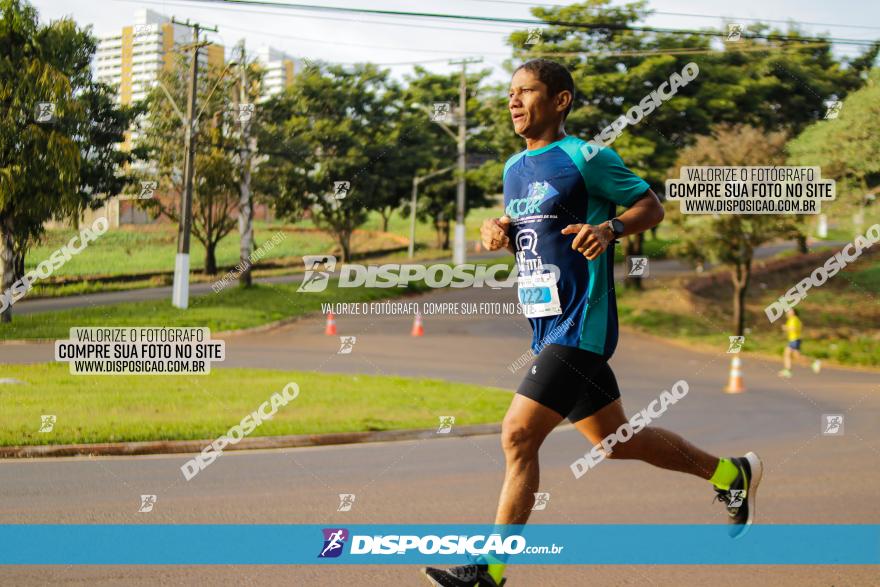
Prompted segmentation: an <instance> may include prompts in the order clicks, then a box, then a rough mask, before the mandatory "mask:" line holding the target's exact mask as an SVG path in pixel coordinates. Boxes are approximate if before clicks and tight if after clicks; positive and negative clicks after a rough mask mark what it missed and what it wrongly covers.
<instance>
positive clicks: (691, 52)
mask: <svg viewBox="0 0 880 587" xmlns="http://www.w3.org/2000/svg"><path fill="white" fill-rule="evenodd" d="M532 14H533V15H534V16H536V17H538V18H541V19H543V20H545V21H548V22H557V23H576V24H554V25H552V26H548V27H546V28H544V29H542V31H541V33H542V34H541V37H540V40H539V42H538V43H536V44H530V45H526V41H527V40H528V32H527V31H525V30H522V31H516V32H514V33H512V34H511V36H510V44H511V46H512V47H513V50H514V56H515V57H516V59H517V60H518V61H519V60H526V59H528V58H531V57H537V56H541V57H546V58H549V59H553V60H556V61H559V62H561V63H563V64H565V65H566V66H567V67H568V68H569V70H570V71H571V72H572V76H573V77H574V82H575V88H576V92H575V101H574V106H573V110H572V112H571V114H570V116H569V119H568V122H567V124H566V130H567V131H568V132H569V133H570V134H576V135H579V136H581V137H582V138H584V139H585V140H589V139H590V138H592V137H594V136H595V135H596V134H597V133H599V132H600V131H601V130H602V129H604V128H606V127H607V126H609V125H610V124H611V123H612V121H614V120H615V119H618V118H619V117H620V116H622V115H624V114H625V113H626V112H627V110H629V109H630V108H632V107H633V106H636V105H638V104H639V103H640V101H641V100H642V99H643V98H645V96H647V95H648V94H649V93H650V92H651V91H652V90H654V89H656V88H658V86H659V85H660V84H661V83H663V82H665V81H667V80H669V78H670V76H671V75H672V74H673V73H680V72H681V71H682V69H683V68H684V66H685V65H686V64H688V63H689V62H694V63H696V64H697V66H698V67H699V75H698V76H697V78H696V79H694V80H693V81H691V82H690V83H688V84H687V85H686V86H684V87H681V88H680V89H679V90H678V92H677V93H676V95H675V96H674V97H673V98H672V99H670V100H668V101H665V102H663V103H662V105H660V106H659V107H657V108H656V109H654V111H653V112H651V113H650V114H649V115H647V116H645V117H644V118H643V119H642V121H641V122H639V123H638V124H636V125H631V126H627V127H626V128H625V130H624V131H623V133H622V134H621V135H620V136H619V138H617V140H616V141H615V142H614V144H613V147H614V149H615V150H617V151H618V152H619V153H620V155H621V157H623V159H624V161H626V162H627V165H628V166H629V167H631V168H632V169H633V171H635V172H636V173H638V174H639V175H641V176H642V177H644V178H645V179H646V180H647V181H648V182H649V183H650V184H651V185H652V187H653V188H654V190H655V191H656V192H657V193H658V194H660V195H661V197H662V195H663V193H662V191H663V189H662V186H663V182H664V180H665V178H666V173H667V170H668V169H670V167H672V165H673V163H674V162H675V160H676V159H677V157H678V154H679V151H680V150H681V149H682V148H684V147H685V146H687V145H689V144H691V143H692V142H693V141H694V139H695V138H696V137H697V136H700V135H707V134H709V133H710V128H711V127H712V126H713V125H716V124H719V123H744V124H749V125H752V126H755V127H758V128H763V129H766V130H768V131H777V130H779V131H786V132H788V133H789V134H796V133H797V132H799V130H800V129H802V128H803V127H805V126H806V125H808V124H810V123H812V122H813V121H815V120H818V119H820V118H822V117H823V116H824V114H825V111H826V108H825V100H828V99H835V98H841V97H842V96H845V95H846V94H847V93H848V92H850V91H852V90H854V89H856V88H858V87H860V86H861V85H862V84H863V83H864V80H863V78H862V73H863V72H864V71H865V70H866V69H867V68H869V67H870V64H871V63H872V62H873V61H874V59H875V58H876V56H877V51H878V46H877V45H876V44H875V45H874V46H873V47H871V48H870V49H868V50H866V52H865V53H864V54H863V55H862V56H860V57H858V58H856V59H852V60H850V61H848V62H844V61H841V60H839V59H838V58H836V57H835V56H834V55H833V53H832V52H831V44H830V43H806V42H805V41H806V40H807V39H805V40H804V41H794V42H786V41H782V40H762V39H750V38H748V37H749V36H751V35H763V36H765V37H766V36H771V35H775V34H781V32H780V31H778V30H775V29H771V28H770V27H768V26H767V25H765V24H761V23H756V24H754V25H752V26H750V27H748V28H747V30H746V31H745V32H746V35H745V36H744V38H743V39H742V40H741V41H740V42H738V43H727V44H726V46H725V50H724V51H717V50H714V49H713V47H712V46H711V45H710V43H711V38H712V37H710V36H708V35H702V34H697V33H682V32H675V33H664V32H653V31H642V30H636V29H634V28H633V27H634V26H636V25H637V23H639V22H641V21H643V20H644V19H645V17H647V16H648V15H649V14H650V10H649V9H648V8H647V3H646V2H632V3H627V4H623V5H612V4H611V2H610V0H589V1H588V2H583V3H580V4H572V5H568V6H560V7H549V8H545V7H537V8H533V9H532ZM719 32H720V31H719ZM784 34H785V36H786V37H789V38H795V39H797V38H802V37H803V35H802V34H801V33H800V32H799V31H798V30H797V29H796V28H794V27H792V28H790V29H789V30H788V31H785V33H784ZM845 65H848V67H844V66H845ZM642 241H643V235H642V234H640V235H637V236H635V237H630V238H629V239H628V240H627V243H626V248H627V254H639V253H641V250H642ZM627 282H628V283H632V284H633V285H634V286H636V287H639V286H640V281H639V280H627Z"/></svg>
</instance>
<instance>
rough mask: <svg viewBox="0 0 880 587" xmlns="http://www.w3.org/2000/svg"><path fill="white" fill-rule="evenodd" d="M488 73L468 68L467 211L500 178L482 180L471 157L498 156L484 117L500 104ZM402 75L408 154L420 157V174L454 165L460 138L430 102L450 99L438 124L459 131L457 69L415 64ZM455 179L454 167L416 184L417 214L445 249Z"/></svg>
mask: <svg viewBox="0 0 880 587" xmlns="http://www.w3.org/2000/svg"><path fill="white" fill-rule="evenodd" d="M490 73H491V71H490V70H482V71H475V72H471V73H469V74H467V98H466V99H467V102H466V106H467V123H466V136H467V141H466V153H467V160H468V166H467V167H468V170H467V171H466V174H465V178H466V181H465V187H466V190H465V210H466V211H467V210H470V209H472V208H477V207H481V206H485V205H487V204H488V203H489V195H490V194H493V193H497V192H498V191H500V182H492V181H486V177H487V175H486V173H485V172H484V171H483V170H481V169H478V168H476V167H477V166H476V165H474V164H472V163H471V162H472V161H474V160H478V159H480V158H486V157H491V159H492V160H497V159H498V156H499V155H498V153H497V152H496V151H495V150H494V149H493V148H492V146H493V145H494V143H493V141H492V135H493V131H494V129H493V128H490V127H488V126H487V125H486V122H487V120H489V119H490V118H491V117H492V116H493V115H497V113H498V110H499V106H500V102H499V98H498V95H497V91H492V88H491V87H488V86H484V80H485V79H486V78H487V77H488V75H489V74H490ZM406 81H407V87H406V91H405V93H404V95H405V102H406V103H407V104H408V105H409V106H410V111H411V112H412V113H413V116H411V117H410V118H409V119H408V120H409V124H410V125H411V127H410V131H409V136H410V137H412V140H410V141H409V148H408V150H407V154H408V156H409V157H411V158H412V159H413V160H414V161H417V162H418V174H419V175H421V176H424V175H427V174H428V173H431V172H434V171H439V170H441V169H445V168H447V167H449V166H452V165H456V164H457V161H458V144H457V142H456V140H454V139H453V137H451V136H449V134H448V133H447V132H446V131H444V130H443V128H441V127H440V124H441V122H437V121H432V116H433V114H434V104H437V103H442V102H447V103H450V105H451V109H450V114H449V117H448V120H447V121H446V122H445V123H442V124H445V125H446V127H447V128H448V129H449V130H450V131H452V132H453V133H456V134H457V132H458V128H457V125H458V119H457V116H458V113H457V110H458V102H459V84H460V74H459V73H449V74H437V73H432V72H429V71H427V70H426V69H424V68H423V67H416V68H415V69H414V71H413V74H412V75H410V76H407V77H406ZM501 165H502V166H503V162H502V163H501ZM499 178H500V174H499ZM457 182H458V171H457V170H454V171H452V172H450V173H448V174H444V175H441V176H438V177H436V178H433V179H431V180H430V181H429V182H426V183H425V184H423V185H422V186H421V187H420V188H419V201H418V203H417V210H416V217H417V218H419V219H420V220H421V221H430V222H432V224H433V226H434V230H435V234H436V237H437V243H436V244H437V246H438V247H439V248H441V249H444V250H446V249H449V237H450V229H451V227H452V226H453V224H454V222H455V213H456V194H457ZM404 210H405V211H406V213H408V212H409V205H405V206H404Z"/></svg>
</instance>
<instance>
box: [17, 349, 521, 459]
mask: <svg viewBox="0 0 880 587" xmlns="http://www.w3.org/2000/svg"><path fill="white" fill-rule="evenodd" d="M3 375H4V377H13V378H15V379H18V380H21V381H23V382H25V383H24V384H22V385H18V384H16V385H7V384H2V385H0V405H2V406H3V409H2V410H0V445H2V446H10V445H33V444H67V443H94V442H119V441H139V440H183V439H213V438H216V437H218V436H220V435H221V434H223V433H225V432H226V431H227V430H228V429H229V428H230V426H233V425H234V424H237V423H238V422H240V421H241V419H242V418H243V417H244V416H246V415H247V414H249V413H251V412H252V411H254V410H256V409H257V408H258V407H259V406H260V404H262V403H263V402H264V401H266V400H268V399H269V397H270V396H271V395H272V394H273V393H275V392H280V391H281V389H282V388H283V387H284V386H285V385H287V383H289V382H291V381H293V382H296V383H297V385H299V388H300V394H299V396H298V397H297V398H296V399H295V400H293V401H292V402H290V403H288V404H287V405H286V406H284V407H282V408H280V409H279V410H278V413H277V414H276V415H275V417H274V418H273V419H272V420H269V421H266V422H264V423H263V424H261V425H260V426H259V427H258V428H257V429H256V430H255V431H254V432H253V433H252V434H251V436H275V435H282V434H321V433H329V432H359V431H365V430H392V429H405V428H432V427H436V426H437V425H438V422H439V420H438V418H439V416H455V424H456V425H458V426H463V425H469V424H485V423H491V422H500V421H501V418H502V417H503V416H504V412H505V410H506V409H507V406H508V404H509V403H510V393H509V392H506V391H504V390H500V389H495V388H488V387H481V386H477V385H465V384H459V383H449V382H445V381H438V380H432V379H414V378H406V377H387V376H381V377H380V376H375V375H338V374H324V373H308V372H298V371H274V370H260V369H214V370H212V372H211V374H210V375H206V376H200V377H193V376H176V375H162V376H129V375H119V376H109V375H108V376H97V377H96V376H88V377H86V376H82V375H71V374H70V373H69V372H68V369H67V366H66V365H59V364H38V365H12V366H7V367H4V369H3ZM44 414H52V415H55V416H56V418H57V420H56V423H55V427H54V429H53V431H52V432H48V433H41V432H39V428H40V422H41V418H40V416H41V415H44Z"/></svg>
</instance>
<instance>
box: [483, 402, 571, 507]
mask: <svg viewBox="0 0 880 587" xmlns="http://www.w3.org/2000/svg"><path fill="white" fill-rule="evenodd" d="M561 420H562V416H560V415H559V414H557V413H556V412H554V411H553V410H551V409H550V408H547V407H544V406H542V405H541V404H539V403H538V402H536V401H535V400H533V399H530V398H527V397H525V396H524V395H521V394H518V393H517V394H515V395H514V396H513V401H512V402H511V403H510V408H508V410H507V415H506V416H504V422H503V423H502V425H501V446H502V448H503V449H504V459H505V461H506V470H505V473H504V485H503V486H502V488H501V496H500V497H499V498H498V511H497V513H496V516H495V523H496V524H525V523H526V521H528V519H529V514H530V513H531V511H532V506H533V505H534V502H535V495H534V494H535V492H536V491H538V483H539V476H540V475H539V468H538V449H539V448H540V447H541V444H542V443H543V442H544V439H545V438H547V435H548V434H550V432H551V431H552V430H553V429H554V428H555V427H556V425H557V424H559V422H560V421H561Z"/></svg>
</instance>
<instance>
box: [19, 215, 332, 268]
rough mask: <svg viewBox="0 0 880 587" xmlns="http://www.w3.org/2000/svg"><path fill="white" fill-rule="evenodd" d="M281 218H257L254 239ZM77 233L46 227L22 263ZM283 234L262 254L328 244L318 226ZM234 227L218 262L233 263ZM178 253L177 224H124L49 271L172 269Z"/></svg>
mask: <svg viewBox="0 0 880 587" xmlns="http://www.w3.org/2000/svg"><path fill="white" fill-rule="evenodd" d="M283 228H284V227H283V226H282V225H280V224H269V223H265V222H258V223H256V229H255V233H256V236H255V238H256V244H257V246H260V245H261V244H263V243H265V242H267V241H270V240H271V238H272V235H274V234H275V233H276V232H278V231H280V230H283ZM74 234H76V232H75V231H73V230H61V229H53V230H50V231H48V233H47V235H46V237H45V239H44V240H43V242H42V243H40V245H39V246H36V247H34V248H32V249H31V250H30V251H29V252H28V255H27V257H26V258H25V268H26V269H27V270H30V269H33V268H34V267H36V265H37V264H39V263H40V262H41V261H43V260H44V259H48V258H49V256H50V255H51V254H52V252H53V251H55V250H56V249H58V248H59V247H60V246H61V245H63V244H66V243H67V242H68V241H69V240H70V238H71V237H72V236H73V235H74ZM284 234H285V238H284V239H283V240H282V241H281V242H279V243H278V244H277V245H275V247H274V248H272V250H271V251H269V252H268V253H267V254H266V256H265V257H263V259H266V260H272V259H280V258H285V257H290V256H302V255H309V254H313V253H323V252H326V251H327V250H328V249H329V248H331V247H332V246H333V239H332V238H331V237H330V235H328V234H325V233H321V232H293V231H284ZM238 247H239V238H238V232H237V231H233V232H232V233H231V234H229V235H227V236H226V238H224V239H223V240H222V241H220V244H219V245H218V246H217V263H218V265H219V266H221V267H223V266H231V265H235V264H236V263H238V257H239V251H238ZM176 253H177V227H176V226H175V225H172V224H156V225H149V226H126V227H123V228H121V229H119V228H113V229H110V230H109V231H108V232H107V233H106V234H104V235H103V236H101V237H99V238H98V239H97V240H96V241H95V242H93V243H91V244H90V245H89V246H88V248H86V249H85V250H84V251H82V252H81V253H80V254H79V255H76V256H74V257H72V258H71V259H70V261H68V262H67V263H65V264H64V265H63V266H62V267H60V268H59V269H58V270H57V271H55V272H54V273H53V274H52V276H53V277H79V276H92V275H125V274H138V273H150V272H159V271H173V270H174V256H175V254H176ZM204 262H205V248H204V247H203V246H202V245H201V244H200V243H199V242H198V241H197V240H196V239H195V238H193V239H192V241H191V249H190V263H191V269H192V270H193V271H200V270H202V269H204V266H205V263H204Z"/></svg>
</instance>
